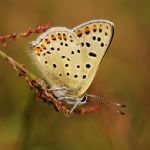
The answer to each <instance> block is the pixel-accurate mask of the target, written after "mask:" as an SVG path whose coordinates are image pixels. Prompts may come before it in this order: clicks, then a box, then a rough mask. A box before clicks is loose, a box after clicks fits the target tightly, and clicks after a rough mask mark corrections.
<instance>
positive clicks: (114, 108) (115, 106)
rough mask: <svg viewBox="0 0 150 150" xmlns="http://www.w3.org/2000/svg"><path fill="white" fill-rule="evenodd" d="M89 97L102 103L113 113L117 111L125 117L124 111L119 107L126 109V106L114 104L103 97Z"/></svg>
mask: <svg viewBox="0 0 150 150" xmlns="http://www.w3.org/2000/svg"><path fill="white" fill-rule="evenodd" d="M87 96H89V97H92V98H94V99H96V100H99V101H101V102H102V103H103V104H104V105H105V106H108V107H110V108H111V109H112V110H113V111H116V112H117V113H119V114H121V115H125V113H124V112H123V111H121V110H120V109H119V108H118V107H126V105H123V104H120V103H117V102H113V101H110V100H108V99H107V98H104V97H101V96H96V95H90V94H88V95H87Z"/></svg>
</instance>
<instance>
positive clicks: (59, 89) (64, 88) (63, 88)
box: [48, 87, 67, 91]
mask: <svg viewBox="0 0 150 150" xmlns="http://www.w3.org/2000/svg"><path fill="white" fill-rule="evenodd" d="M61 90H67V88H66V87H60V88H54V89H48V91H61Z"/></svg>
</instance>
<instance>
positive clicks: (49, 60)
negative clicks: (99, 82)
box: [33, 27, 82, 93]
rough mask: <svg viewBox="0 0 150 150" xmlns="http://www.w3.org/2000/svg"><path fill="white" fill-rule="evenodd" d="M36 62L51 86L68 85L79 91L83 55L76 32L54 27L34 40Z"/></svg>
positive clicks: (71, 88)
mask: <svg viewBox="0 0 150 150" xmlns="http://www.w3.org/2000/svg"><path fill="white" fill-rule="evenodd" d="M33 49H34V52H35V53H34V55H36V57H34V58H36V60H35V61H36V62H37V63H36V64H37V65H38V68H39V69H40V70H41V72H42V73H43V74H44V76H45V79H46V80H47V81H48V83H49V84H50V86H51V88H53V89H55V88H60V87H67V88H68V89H69V90H70V91H72V93H74V91H77V88H78V87H79V85H80V83H81V81H82V77H81V76H80V74H81V73H80V72H81V70H80V68H81V65H82V61H81V60H82V55H81V53H80V43H79V41H78V39H77V38H76V36H75V34H74V33H73V32H72V31H71V30H69V29H67V28H61V27H53V28H51V29H50V30H49V31H47V32H45V33H44V34H43V35H41V36H40V37H39V38H38V39H37V40H36V41H34V42H33Z"/></svg>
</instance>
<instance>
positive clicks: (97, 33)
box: [72, 20, 114, 94]
mask: <svg viewBox="0 0 150 150" xmlns="http://www.w3.org/2000/svg"><path fill="white" fill-rule="evenodd" d="M72 30H73V32H74V33H75V34H76V36H77V38H78V40H79V42H80V45H81V51H82V59H83V60H84V63H83V66H84V67H83V69H82V74H84V75H85V76H86V80H83V81H82V82H81V89H80V94H83V93H84V92H85V91H86V90H87V89H88V87H89V86H90V84H91V82H92V81H93V79H94V76H95V74H96V71H97V69H98V66H99V64H100V62H101V61H102V58H103V57H104V55H105V53H106V51H107V49H108V47H109V45H110V43H111V40H112V37H113V34H114V25H113V23H111V22H109V21H105V20H93V21H89V22H86V23H83V24H81V25H79V26H77V27H75V28H73V29H72Z"/></svg>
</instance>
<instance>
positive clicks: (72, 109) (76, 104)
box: [70, 101, 79, 114]
mask: <svg viewBox="0 0 150 150" xmlns="http://www.w3.org/2000/svg"><path fill="white" fill-rule="evenodd" d="M78 103H79V101H76V103H75V105H74V106H73V107H72V108H71V110H70V114H71V113H72V112H73V111H74V109H75V108H76V107H77V106H78Z"/></svg>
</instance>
